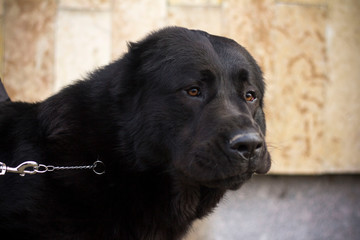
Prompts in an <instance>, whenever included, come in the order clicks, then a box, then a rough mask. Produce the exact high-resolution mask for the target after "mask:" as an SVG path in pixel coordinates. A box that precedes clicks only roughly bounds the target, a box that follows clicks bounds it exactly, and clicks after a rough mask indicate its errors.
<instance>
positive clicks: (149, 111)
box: [0, 27, 270, 240]
mask: <svg viewBox="0 0 360 240" xmlns="http://www.w3.org/2000/svg"><path fill="white" fill-rule="evenodd" d="M263 96H264V83H263V79H262V73H261V71H260V68H259V67H258V65H257V64H256V62H255V60H254V59H253V58H252V57H251V56H250V54H249V53H248V52H247V51H246V50H245V49H244V48H243V47H241V46H240V45H238V44H237V43H236V42H234V41H233V40H230V39H227V38H223V37H218V36H213V35H209V34H207V33H205V32H202V31H194V30H188V29H184V28H178V27H171V28H165V29H162V30H160V31H157V32H154V33H152V34H150V35H149V36H147V37H146V38H144V39H143V40H142V41H140V42H137V43H131V44H129V50H128V53H126V54H125V55H124V56H123V57H122V58H121V59H119V60H117V61H115V62H113V63H111V64H109V65H107V66H105V67H103V68H101V69H98V70H97V71H95V72H93V73H92V74H90V75H89V76H88V77H87V79H85V80H83V81H79V82H77V83H76V84H74V85H71V86H69V87H67V88H65V89H63V90H62V91H60V92H59V93H58V94H56V95H54V96H52V97H50V98H48V99H46V100H45V101H43V102H40V103H35V104H30V103H23V102H3V103H0V162H5V163H6V165H7V166H12V167H15V166H17V165H18V164H20V163H22V162H23V161H36V162H38V163H42V164H46V165H55V166H73V165H91V164H92V163H93V162H94V161H95V160H96V159H97V158H99V159H100V160H101V161H103V162H104V163H105V165H106V173H105V174H104V175H100V176H99V175H96V174H94V173H93V172H92V171H91V170H68V171H54V172H48V173H44V174H36V175H26V176H24V177H21V176H19V175H18V174H13V173H7V174H5V175H4V176H0V238H1V239H27V240H29V239H40V240H41V239H51V240H54V239H61V240H65V239H122V240H127V239H129V240H130V239H136V240H139V239H140V240H141V239H156V240H169V239H180V238H181V237H182V236H184V234H185V233H186V231H187V230H188V228H189V227H190V226H191V223H192V222H193V221H194V220H195V219H198V218H201V217H203V216H205V215H207V214H209V213H210V212H211V211H212V209H213V208H214V207H215V206H216V205H217V204H218V202H219V201H220V199H221V198H222V196H223V195H224V193H225V191H226V190H229V189H232V190H234V189H238V188H239V187H240V186H241V185H242V183H243V182H244V181H246V180H248V179H249V178H250V177H251V175H252V174H253V173H255V172H256V173H266V172H267V171H268V170H269V168H270V156H269V153H268V151H267V147H266V143H265V140H264V135H265V118H264V113H263V110H262V108H263ZM239 224H240V223H239Z"/></svg>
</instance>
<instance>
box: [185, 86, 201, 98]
mask: <svg viewBox="0 0 360 240" xmlns="http://www.w3.org/2000/svg"><path fill="white" fill-rule="evenodd" d="M186 92H187V94H189V95H190V96H192V97H197V96H200V93H201V92H200V89H199V88H195V87H194V88H190V89H189V90H187V91H186Z"/></svg>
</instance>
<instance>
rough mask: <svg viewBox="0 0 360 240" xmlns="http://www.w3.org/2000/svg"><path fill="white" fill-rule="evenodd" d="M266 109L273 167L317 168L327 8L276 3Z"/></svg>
mask: <svg viewBox="0 0 360 240" xmlns="http://www.w3.org/2000/svg"><path fill="white" fill-rule="evenodd" d="M274 24H275V25H276V27H275V29H276V31H275V35H274V39H275V41H276V42H277V44H276V51H275V53H274V59H276V65H275V69H274V75H273V79H271V80H270V81H269V91H268V95H267V101H266V104H267V110H268V112H270V113H271V114H269V123H268V126H269V141H270V142H272V143H273V144H274V146H275V148H276V150H275V151H273V159H274V165H273V172H286V173H294V172H296V173H301V172H304V173H313V172H321V171H322V169H324V168H323V166H324V165H327V164H328V159H326V158H324V156H323V154H321V149H322V148H323V142H324V136H325V134H327V133H326V132H325V129H324V109H325V107H326V102H325V98H324V97H325V92H326V84H327V83H328V77H327V69H326V65H325V63H326V42H325V27H326V8H319V7H301V6H292V5H278V6H277V7H276V21H275V23H274Z"/></svg>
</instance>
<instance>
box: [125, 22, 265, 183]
mask: <svg viewBox="0 0 360 240" xmlns="http://www.w3.org/2000/svg"><path fill="white" fill-rule="evenodd" d="M124 59H125V61H126V62H127V65H128V69H131V71H130V70H129V71H128V72H127V74H128V81H127V82H126V83H124V85H123V88H126V89H127V94H130V95H131V97H132V99H133V107H132V111H133V114H132V118H133V119H132V122H133V124H132V126H131V127H129V129H128V130H129V131H130V132H131V133H130V134H129V135H131V136H132V139H133V140H132V141H133V143H134V148H135V152H136V154H137V159H138V163H139V164H142V165H147V166H149V165H156V164H166V165H167V166H168V170H169V171H170V170H171V171H173V172H176V173H177V174H179V175H181V176H182V179H183V180H184V181H187V182H189V183H193V184H200V185H205V186H207V187H212V188H222V189H236V188H238V187H239V186H240V185H241V184H242V183H243V182H244V181H245V180H247V179H249V178H250V177H251V175H252V174H253V173H266V172H267V171H268V170H269V168H270V155H269V153H268V151H267V146H266V143H265V139H264V136H265V130H266V125H265V117H264V112H263V97H264V90H265V87H264V82H263V78H262V73H261V70H260V68H259V66H258V65H257V64H256V62H255V60H254V59H253V58H252V57H251V56H250V54H249V53H248V52H247V51H246V50H245V49H244V48H243V47H241V46H240V45H239V44H237V43H236V42H235V41H233V40H230V39H227V38H223V37H218V36H213V35H210V34H207V33H205V32H202V31H194V30H188V29H184V28H166V29H163V30H160V31H158V32H155V33H153V34H151V35H149V36H148V37H147V38H145V39H144V40H142V41H140V42H138V43H132V44H130V46H129V52H128V53H127V54H126V55H125V57H124ZM129 86H131V87H129Z"/></svg>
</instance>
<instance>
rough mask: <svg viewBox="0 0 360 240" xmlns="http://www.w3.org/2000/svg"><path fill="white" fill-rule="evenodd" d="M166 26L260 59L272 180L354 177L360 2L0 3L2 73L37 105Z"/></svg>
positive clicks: (359, 120) (359, 121) (358, 145)
mask: <svg viewBox="0 0 360 240" xmlns="http://www.w3.org/2000/svg"><path fill="white" fill-rule="evenodd" d="M167 25H180V26H185V27H189V28H199V29H203V30H206V31H208V32H210V33H213V34H219V35H224V36H227V37H230V38H234V39H235V40H236V41H238V42H239V43H241V44H242V45H244V46H245V47H246V48H247V49H249V50H250V52H251V53H252V54H253V55H254V57H255V58H256V59H257V60H258V62H259V63H260V65H261V66H262V68H263V71H264V73H265V78H266V81H267V86H268V92H267V96H266V113H267V118H268V136H267V138H268V141H269V143H270V146H271V152H272V156H273V167H272V172H273V173H285V174H295V173H297V174H303V173H305V174H313V173H349V172H357V173H359V172H360V157H359V156H360V127H359V126H360V94H359V93H360V27H359V26H360V1H358V0H263V1H260V0H135V1H134V0H77V1H76V0H0V75H1V77H2V79H3V81H4V84H5V87H6V88H7V90H8V92H9V94H10V96H11V98H12V99H13V100H22V101H38V100H42V99H44V98H46V97H48V96H49V95H51V94H53V93H54V92H56V91H58V90H59V89H60V88H61V87H62V86H64V85H67V84H69V83H71V81H73V80H75V79H78V78H81V77H82V76H85V75H86V73H87V72H88V71H90V70H92V69H94V68H95V67H96V66H100V65H103V64H106V63H108V62H110V61H111V60H112V59H114V58H118V57H119V56H121V54H122V53H123V52H124V51H125V50H126V42H127V41H136V40H138V39H139V38H141V37H143V36H144V34H146V33H148V32H150V31H152V30H154V29H157V28H160V27H163V26H167Z"/></svg>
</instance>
